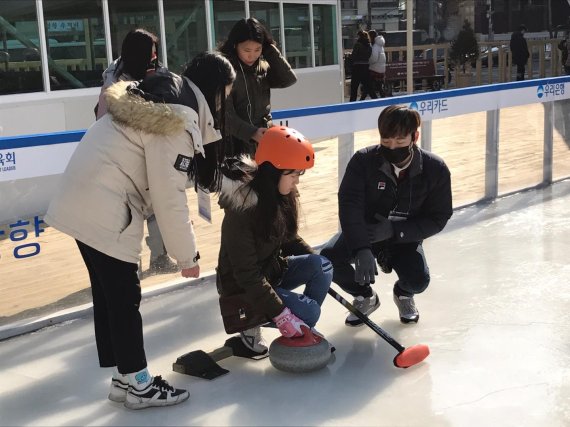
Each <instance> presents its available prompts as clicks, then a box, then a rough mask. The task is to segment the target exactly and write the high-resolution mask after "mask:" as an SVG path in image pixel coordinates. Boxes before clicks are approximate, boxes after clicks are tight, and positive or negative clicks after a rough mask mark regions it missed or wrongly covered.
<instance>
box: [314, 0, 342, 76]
mask: <svg viewBox="0 0 570 427" xmlns="http://www.w3.org/2000/svg"><path fill="white" fill-rule="evenodd" d="M313 28H314V33H315V62H316V64H315V66H317V67H318V66H322V65H333V64H338V56H337V37H336V13H335V9H334V7H333V6H326V5H316V4H315V5H314V6H313Z"/></svg>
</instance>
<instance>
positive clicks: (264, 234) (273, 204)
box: [249, 162, 299, 240]
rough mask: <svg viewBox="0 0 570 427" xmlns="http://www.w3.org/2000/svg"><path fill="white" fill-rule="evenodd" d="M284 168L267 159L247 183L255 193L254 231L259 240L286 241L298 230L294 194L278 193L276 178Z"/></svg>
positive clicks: (278, 178)
mask: <svg viewBox="0 0 570 427" xmlns="http://www.w3.org/2000/svg"><path fill="white" fill-rule="evenodd" d="M283 172H284V171H283V170H281V169H277V168H276V167H275V166H273V165H272V164H271V163H269V162H264V163H262V164H261V165H260V166H259V167H258V169H257V171H256V172H255V174H254V177H253V179H252V180H251V181H250V182H249V186H250V188H251V189H252V190H253V191H255V193H256V194H257V205H256V207H255V212H254V218H255V223H256V225H257V228H256V231H257V234H258V235H259V237H261V238H262V239H280V238H282V237H283V236H284V237H285V240H288V239H291V238H293V237H294V236H295V235H296V234H297V231H298V228H299V224H298V217H299V213H298V210H299V208H298V200H297V193H296V192H291V193H289V194H288V195H286V196H283V195H282V194H280V193H279V187H278V186H279V180H280V178H281V175H282V174H283Z"/></svg>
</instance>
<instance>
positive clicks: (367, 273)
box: [354, 248, 378, 285]
mask: <svg viewBox="0 0 570 427" xmlns="http://www.w3.org/2000/svg"><path fill="white" fill-rule="evenodd" d="M354 264H355V267H356V268H355V272H354V280H355V281H356V282H358V283H360V284H361V285H368V284H370V283H374V281H375V280H376V279H375V278H374V276H377V275H378V268H377V267H376V260H375V259H374V255H372V251H371V250H370V249H368V248H366V249H360V250H359V251H358V252H357V253H356V257H355V263H354Z"/></svg>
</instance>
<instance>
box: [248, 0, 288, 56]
mask: <svg viewBox="0 0 570 427" xmlns="http://www.w3.org/2000/svg"><path fill="white" fill-rule="evenodd" d="M249 16H251V17H252V18H256V19H257V20H258V21H259V22H261V23H262V24H263V26H264V27H265V28H267V29H268V30H269V31H271V35H272V36H273V39H274V40H275V43H277V46H279V49H280V50H281V47H282V46H281V31H279V29H280V19H279V4H277V3H269V2H250V3H249Z"/></svg>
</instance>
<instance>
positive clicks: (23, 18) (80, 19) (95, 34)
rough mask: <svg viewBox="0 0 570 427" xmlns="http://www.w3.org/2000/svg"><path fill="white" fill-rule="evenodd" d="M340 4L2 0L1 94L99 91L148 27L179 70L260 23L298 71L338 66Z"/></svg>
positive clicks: (323, 0)
mask: <svg viewBox="0 0 570 427" xmlns="http://www.w3.org/2000/svg"><path fill="white" fill-rule="evenodd" d="M336 4H337V3H336V1H334V0H307V1H295V2H287V1H281V0H280V1H254V0H215V1H214V0H2V1H0V95H7V94H19V93H30V92H42V91H44V92H51V91H57V90H63V89H79V88H88V87H97V86H100V85H101V84H102V81H101V74H102V72H103V70H105V68H106V67H107V66H108V64H109V63H110V62H111V61H113V60H114V59H116V58H117V57H118V56H119V55H120V50H121V44H122V40H123V38H124V36H125V35H126V34H127V33H128V32H129V31H130V30H131V29H133V28H144V29H146V30H148V31H151V32H153V33H155V34H156V35H157V36H158V37H159V38H160V39H161V43H160V52H159V57H160V59H161V61H162V62H163V63H164V64H165V65H166V66H168V68H169V69H170V70H172V71H174V72H177V73H179V72H181V71H182V69H183V67H184V65H185V64H186V63H187V62H188V61H189V60H191V59H192V58H193V57H194V56H195V55H196V54H197V53H199V52H201V51H204V50H210V51H211V50H215V49H216V47H217V46H218V45H219V43H220V42H222V41H223V40H224V39H225V37H226V36H227V34H228V32H229V30H230V29H231V27H232V26H233V24H234V23H235V22H236V21H237V20H239V19H242V18H244V17H247V16H253V17H256V18H257V19H259V20H260V21H261V22H262V23H263V24H264V25H266V26H267V28H268V29H269V30H270V31H271V33H272V34H273V36H274V38H275V40H276V42H277V44H278V46H279V48H280V50H281V51H282V52H283V53H284V55H285V56H286V57H287V58H288V60H289V61H290V62H291V65H292V66H293V67H294V68H297V69H300V68H314V67H322V66H327V65H336V64H338V53H337V52H338V49H337V44H338V41H337V7H336Z"/></svg>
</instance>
